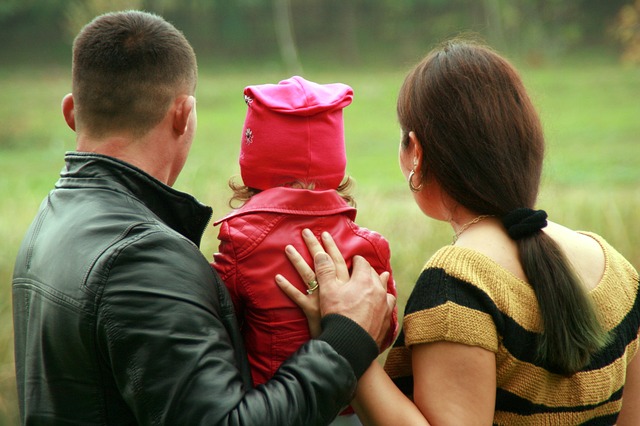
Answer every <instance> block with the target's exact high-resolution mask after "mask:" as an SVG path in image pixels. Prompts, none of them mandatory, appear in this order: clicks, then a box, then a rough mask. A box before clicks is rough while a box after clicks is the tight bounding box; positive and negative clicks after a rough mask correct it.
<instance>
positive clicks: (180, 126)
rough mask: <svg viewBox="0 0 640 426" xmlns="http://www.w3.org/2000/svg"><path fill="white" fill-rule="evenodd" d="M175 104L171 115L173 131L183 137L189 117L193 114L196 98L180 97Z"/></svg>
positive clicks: (187, 126)
mask: <svg viewBox="0 0 640 426" xmlns="http://www.w3.org/2000/svg"><path fill="white" fill-rule="evenodd" d="M175 102H176V104H177V105H176V108H175V110H174V113H173V129H174V130H175V131H176V133H178V134H179V135H184V134H185V133H186V131H187V129H188V128H189V117H190V116H191V114H195V107H196V98H194V97H193V96H186V97H180V98H178V99H176V101H175Z"/></svg>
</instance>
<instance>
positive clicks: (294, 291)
mask: <svg viewBox="0 0 640 426" xmlns="http://www.w3.org/2000/svg"><path fill="white" fill-rule="evenodd" d="M276 284H277V285H278V287H280V289H281V290H282V291H283V292H284V293H285V294H286V295H287V296H288V297H289V299H291V300H292V301H293V303H295V304H296V305H298V306H299V307H300V309H302V310H303V311H304V312H307V311H309V310H312V309H314V307H315V305H316V304H317V302H316V301H315V300H314V299H312V298H311V297H308V296H307V293H303V292H301V291H300V290H298V288H297V287H296V286H294V285H293V284H291V283H290V282H289V280H287V279H286V278H285V277H283V276H282V275H280V274H278V275H276Z"/></svg>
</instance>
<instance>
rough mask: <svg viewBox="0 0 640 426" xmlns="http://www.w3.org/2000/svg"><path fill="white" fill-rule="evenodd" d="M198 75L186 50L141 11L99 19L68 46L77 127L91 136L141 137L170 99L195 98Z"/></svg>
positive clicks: (169, 29)
mask: <svg viewBox="0 0 640 426" xmlns="http://www.w3.org/2000/svg"><path fill="white" fill-rule="evenodd" d="M197 72H198V71H197V65H196V57H195V53H194V51H193V49H192V47H191V45H190V44H189V42H188V41H187V39H186V38H185V37H184V35H183V34H182V33H181V32H180V31H179V30H177V29H176V28H175V27H174V26H173V25H171V24H170V23H168V22H167V21H165V20H164V19H163V18H161V17H159V16H157V15H154V14H150V13H146V12H140V11H125V12H114V13H107V14H104V15H101V16H98V17H97V18H95V19H94V20H93V21H91V22H90V23H89V24H87V25H86V26H85V27H84V28H83V29H82V30H81V31H80V33H79V34H78V36H77V37H76V39H75V41H74V43H73V89H72V90H73V96H74V103H75V117H76V124H77V126H78V128H80V129H82V130H83V131H85V132H87V133H88V134H89V135H91V136H93V137H101V136H105V135H108V134H109V133H110V132H113V131H116V132H120V131H124V132H128V133H130V134H131V135H133V136H141V135H143V134H145V133H146V132H147V131H149V130H150V129H151V128H153V126H155V125H156V124H158V123H159V122H160V121H161V120H162V118H163V117H164V115H165V114H166V112H167V110H168V108H169V106H170V103H171V101H172V100H173V99H174V98H175V96H177V95H180V94H189V95H191V94H193V93H194V91H195V85H196V80H197Z"/></svg>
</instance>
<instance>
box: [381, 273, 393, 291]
mask: <svg viewBox="0 0 640 426" xmlns="http://www.w3.org/2000/svg"><path fill="white" fill-rule="evenodd" d="M390 276H391V274H390V273H389V272H388V271H384V272H383V273H381V274H380V282H382V287H384V288H385V289H386V288H388V287H389V277H390Z"/></svg>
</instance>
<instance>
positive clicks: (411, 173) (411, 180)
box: [407, 170, 422, 192]
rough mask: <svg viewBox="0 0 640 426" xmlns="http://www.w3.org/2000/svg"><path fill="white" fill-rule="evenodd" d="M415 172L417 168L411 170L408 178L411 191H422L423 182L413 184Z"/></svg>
mask: <svg viewBox="0 0 640 426" xmlns="http://www.w3.org/2000/svg"><path fill="white" fill-rule="evenodd" d="M415 174H416V172H415V170H411V171H410V172H409V178H408V179H407V180H408V181H409V189H410V190H411V192H420V191H422V182H420V185H418V186H414V185H413V176H414V175H415Z"/></svg>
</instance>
